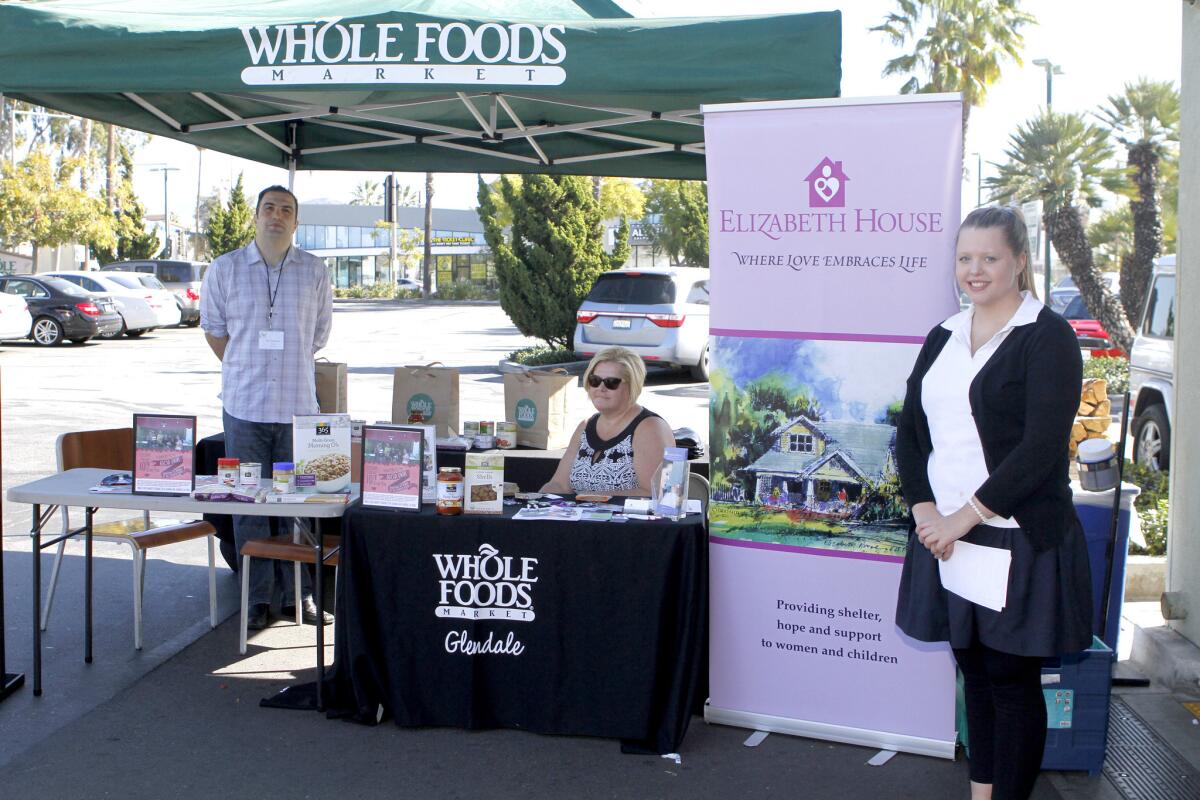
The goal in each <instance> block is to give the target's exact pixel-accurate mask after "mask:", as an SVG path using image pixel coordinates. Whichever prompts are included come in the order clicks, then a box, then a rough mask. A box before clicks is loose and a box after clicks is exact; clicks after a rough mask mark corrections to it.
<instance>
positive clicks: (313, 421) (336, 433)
mask: <svg viewBox="0 0 1200 800" xmlns="http://www.w3.org/2000/svg"><path fill="white" fill-rule="evenodd" d="M350 427H351V426H350V415H349V414H317V415H311V416H294V417H292V460H293V461H294V462H295V463H296V475H297V476H300V475H312V476H314V478H315V480H314V481H313V482H312V484H311V485H310V486H306V487H304V490H303V491H308V492H312V493H321V494H329V493H332V492H345V491H349V489H350ZM297 484H298V485H299V482H297Z"/></svg>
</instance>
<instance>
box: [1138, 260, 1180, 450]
mask: <svg viewBox="0 0 1200 800" xmlns="http://www.w3.org/2000/svg"><path fill="white" fill-rule="evenodd" d="M1129 391H1130V403H1132V405H1133V422H1132V423H1131V424H1132V428H1133V430H1132V432H1133V460H1134V461H1136V462H1137V463H1139V464H1145V465H1146V466H1148V467H1150V468H1151V469H1166V468H1167V467H1168V465H1169V464H1170V463H1171V420H1172V419H1173V418H1174V417H1173V413H1174V408H1175V256H1163V257H1162V258H1160V259H1158V260H1157V261H1155V262H1154V275H1153V277H1151V279H1150V290H1149V291H1148V292H1147V293H1146V308H1145V311H1144V312H1143V313H1142V324H1141V325H1140V326H1139V327H1138V330H1137V334H1136V335H1135V336H1134V338H1133V347H1132V348H1131V350H1130V353H1129Z"/></svg>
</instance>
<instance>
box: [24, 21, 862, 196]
mask: <svg viewBox="0 0 1200 800" xmlns="http://www.w3.org/2000/svg"><path fill="white" fill-rule="evenodd" d="M331 12H336V14H337V15H338V16H331ZM840 28H841V15H840V14H839V13H838V12H828V13H817V14H790V15H778V16H758V17H731V18H719V19H699V18H697V19H662V20H648V19H632V18H629V16H628V15H627V14H626V13H625V12H624V11H622V10H621V9H620V8H619V6H617V5H616V4H614V3H613V2H611V1H610V0H522V2H520V3H501V2H496V0H423V1H422V0H393V2H378V1H373V0H343V2H340V3H332V4H331V3H328V2H317V1H316V0H288V2H281V1H279V0H271V1H270V2H258V3H244V2H228V1H227V0H219V1H218V2H189V3H183V2H174V1H172V0H155V1H153V2H151V1H150V0H116V1H115V2H111V1H110V2H101V1H99V0H75V2H70V0H49V1H48V2H29V3H4V4H0V93H2V94H4V95H7V96H9V97H13V98H17V99H20V100H23V101H27V102H29V103H33V104H36V105H40V106H45V107H47V108H51V109H56V110H59V111H64V112H67V113H70V114H75V115H78V116H82V117H88V118H91V119H94V120H99V121H102V122H111V123H114V124H117V125H121V126H124V127H128V128H133V129H136V130H140V131H145V132H147V133H153V134H156V135H159V136H168V137H171V138H174V139H179V140H181V141H186V142H188V143H190V144H194V145H197V146H201V147H205V148H208V149H211V150H216V151H219V152H223V153H228V154H231V155H236V156H241V157H243V158H248V159H252V160H254V161H258V162H262V163H265V164H271V165H274V166H280V167H284V168H289V169H291V170H293V171H294V170H295V169H297V168H299V169H306V170H372V171H404V172H426V171H433V172H488V173H503V172H532V173H562V174H583V175H613V176H630V177H663V178H703V177H704V175H705V166H704V133H703V121H702V118H701V115H700V111H699V109H700V105H701V104H702V103H725V102H738V101H750V100H775V99H788V98H810V97H833V96H836V95H837V94H838V88H839V83H840V79H841V67H840V53H841V30H840Z"/></svg>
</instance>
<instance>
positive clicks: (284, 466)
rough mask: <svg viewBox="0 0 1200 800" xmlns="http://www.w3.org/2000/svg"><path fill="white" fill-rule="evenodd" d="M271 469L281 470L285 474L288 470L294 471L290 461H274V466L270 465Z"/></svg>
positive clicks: (293, 465)
mask: <svg viewBox="0 0 1200 800" xmlns="http://www.w3.org/2000/svg"><path fill="white" fill-rule="evenodd" d="M271 468H272V469H278V470H283V471H285V472H286V471H287V470H289V469H295V468H296V465H295V464H293V463H292V462H291V461H276V462H275V463H274V464H272V465H271Z"/></svg>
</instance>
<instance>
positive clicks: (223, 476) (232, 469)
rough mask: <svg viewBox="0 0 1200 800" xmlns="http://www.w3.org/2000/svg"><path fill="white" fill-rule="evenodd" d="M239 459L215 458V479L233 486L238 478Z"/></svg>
mask: <svg viewBox="0 0 1200 800" xmlns="http://www.w3.org/2000/svg"><path fill="white" fill-rule="evenodd" d="M240 464H241V461H240V460H238V459H236V458H218V459H217V481H218V482H219V483H223V484H225V485H226V486H234V485H236V484H237V482H238V479H239V478H240V472H241V470H240V469H239V465H240Z"/></svg>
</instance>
